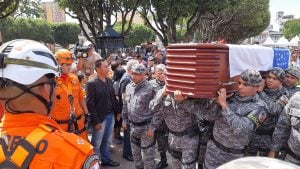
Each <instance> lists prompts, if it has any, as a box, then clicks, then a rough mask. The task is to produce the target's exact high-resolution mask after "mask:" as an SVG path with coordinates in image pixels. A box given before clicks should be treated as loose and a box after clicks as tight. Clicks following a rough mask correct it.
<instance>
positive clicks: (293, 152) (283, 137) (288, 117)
mask: <svg viewBox="0 0 300 169" xmlns="http://www.w3.org/2000/svg"><path fill="white" fill-rule="evenodd" d="M299 103H300V93H297V94H295V95H294V96H293V97H292V98H291V100H290V101H289V103H288V104H287V106H286V107H285V109H284V111H283V112H282V113H281V115H280V117H279V120H278V123H277V125H276V128H275V131H274V133H273V140H272V141H273V142H272V145H271V148H270V149H271V150H272V151H276V152H279V151H280V150H281V148H283V147H284V145H286V144H287V147H286V148H287V151H286V152H287V155H286V157H285V161H288V162H291V163H294V164H297V165H300V105H299Z"/></svg>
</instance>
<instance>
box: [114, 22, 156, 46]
mask: <svg viewBox="0 0 300 169" xmlns="http://www.w3.org/2000/svg"><path fill="white" fill-rule="evenodd" d="M114 29H115V30H116V31H117V32H118V33H120V32H121V31H122V23H120V22H118V23H117V24H116V25H115V26H114ZM124 38H125V40H124V41H125V44H126V46H127V47H134V46H137V45H140V44H141V42H145V41H152V40H154V38H155V33H154V32H153V31H152V30H151V29H150V28H148V27H146V26H144V25H139V24H132V28H131V30H130V32H129V33H128V35H127V36H125V37H124Z"/></svg>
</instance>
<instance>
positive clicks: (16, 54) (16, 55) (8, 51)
mask: <svg viewBox="0 0 300 169" xmlns="http://www.w3.org/2000/svg"><path fill="white" fill-rule="evenodd" d="M49 73H50V74H51V73H52V74H54V75H55V76H58V75H59V71H58V65H57V61H56V59H55V57H54V55H53V53H52V52H51V51H50V50H49V49H48V48H47V47H46V46H45V45H43V44H41V43H39V42H36V41H33V40H26V39H17V40H12V41H9V42H7V43H4V44H3V45H2V46H0V78H6V79H10V80H12V81H14V82H17V83H19V84H23V85H29V84H32V83H34V82H36V81H37V80H38V79H40V78H41V77H42V76H44V75H46V74H49Z"/></svg>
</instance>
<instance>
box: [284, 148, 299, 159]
mask: <svg viewBox="0 0 300 169" xmlns="http://www.w3.org/2000/svg"><path fill="white" fill-rule="evenodd" d="M286 153H287V154H288V155H290V156H292V157H293V158H294V159H296V160H298V161H300V157H299V156H298V155H297V154H295V153H294V152H293V151H292V150H291V149H290V147H289V146H287V148H286Z"/></svg>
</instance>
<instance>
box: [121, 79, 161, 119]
mask: <svg viewBox="0 0 300 169" xmlns="http://www.w3.org/2000/svg"><path fill="white" fill-rule="evenodd" d="M154 94H155V92H154V89H153V87H152V85H150V83H149V82H148V81H147V80H145V79H144V80H143V81H141V82H140V83H139V84H134V83H133V82H131V83H129V84H128V85H127V87H126V92H125V100H124V101H123V103H124V105H123V109H122V118H123V125H127V124H128V123H129V121H132V122H134V123H140V122H144V121H146V120H147V121H148V120H149V121H151V119H152V116H153V113H152V112H151V111H150V109H149V103H150V101H151V100H152V99H153V97H154Z"/></svg>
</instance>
